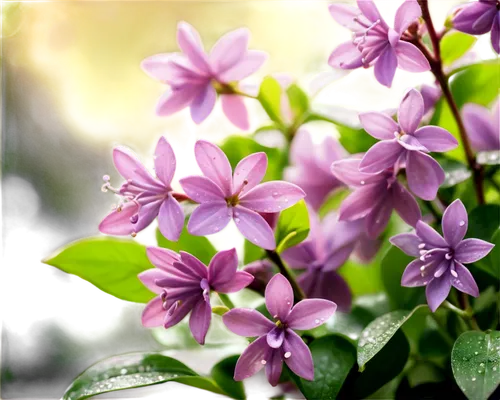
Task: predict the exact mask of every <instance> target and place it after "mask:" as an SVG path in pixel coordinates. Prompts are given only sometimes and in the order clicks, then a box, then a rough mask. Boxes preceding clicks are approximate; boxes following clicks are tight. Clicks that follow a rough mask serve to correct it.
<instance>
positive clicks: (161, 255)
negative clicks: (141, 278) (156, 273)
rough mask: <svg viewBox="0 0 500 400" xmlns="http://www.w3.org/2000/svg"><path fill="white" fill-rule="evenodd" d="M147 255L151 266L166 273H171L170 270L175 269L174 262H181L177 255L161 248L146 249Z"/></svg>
mask: <svg viewBox="0 0 500 400" xmlns="http://www.w3.org/2000/svg"><path fill="white" fill-rule="evenodd" d="M146 254H147V256H148V258H149V261H150V262H151V264H153V265H154V266H155V267H156V268H160V269H161V270H163V271H165V272H167V271H169V269H170V268H172V267H173V265H174V262H177V261H179V260H180V257H179V255H178V254H177V253H175V252H174V251H172V250H169V249H163V248H161V247H148V248H147V249H146Z"/></svg>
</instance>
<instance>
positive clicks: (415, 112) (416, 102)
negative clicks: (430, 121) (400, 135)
mask: <svg viewBox="0 0 500 400" xmlns="http://www.w3.org/2000/svg"><path fill="white" fill-rule="evenodd" d="M423 116H424V98H423V97H422V95H421V94H420V92H419V91H418V90H416V89H410V90H409V91H408V92H406V94H405V96H404V97H403V100H402V101H401V104H400V106H399V110H398V121H399V125H400V126H401V128H403V131H404V132H405V133H409V134H412V133H414V132H415V131H416V130H417V128H418V125H419V124H420V121H422V118H423Z"/></svg>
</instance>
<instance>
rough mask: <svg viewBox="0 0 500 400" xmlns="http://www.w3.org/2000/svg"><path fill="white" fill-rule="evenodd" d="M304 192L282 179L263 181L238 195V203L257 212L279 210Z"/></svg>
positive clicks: (292, 202) (299, 198)
mask: <svg viewBox="0 0 500 400" xmlns="http://www.w3.org/2000/svg"><path fill="white" fill-rule="evenodd" d="M305 195H306V194H305V193H304V191H303V190H302V189H301V188H299V187H298V186H297V185H294V184H293V183H288V182H284V181H272V182H265V183H261V184H260V185H257V186H256V187H254V188H253V189H252V190H250V191H248V192H247V193H245V194H244V195H243V196H241V197H240V204H241V205H242V206H243V207H247V208H249V209H251V210H254V211H257V212H271V213H272V212H280V211H283V210H285V209H287V208H289V207H291V206H293V205H294V204H296V203H297V202H298V201H299V200H301V199H303V198H304V196H305Z"/></svg>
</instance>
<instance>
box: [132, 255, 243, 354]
mask: <svg viewBox="0 0 500 400" xmlns="http://www.w3.org/2000/svg"><path fill="white" fill-rule="evenodd" d="M147 255H148V258H149V260H150V261H151V263H152V264H153V265H154V266H155V267H156V268H153V269H150V270H147V271H144V272H142V273H140V274H139V279H141V281H142V282H143V283H144V285H145V286H147V287H148V289H150V290H151V291H152V292H154V293H157V294H159V296H157V297H155V298H154V299H153V300H151V301H150V302H149V303H148V304H147V305H146V308H145V309H144V311H143V313H142V324H143V325H144V326H145V327H156V326H161V325H163V326H164V327H165V328H170V327H171V326H174V325H176V324H178V323H179V322H180V321H181V320H182V319H183V318H184V317H185V316H186V315H187V314H188V313H189V312H190V311H191V317H190V318H189V328H190V329H191V333H192V334H193V337H194V338H195V339H196V341H197V342H198V343H200V344H204V343H205V336H206V334H207V331H208V327H209V326H210V320H211V318H212V309H211V307H210V291H212V290H213V291H216V292H218V293H234V292H238V291H240V290H241V289H243V288H244V287H246V286H248V285H249V284H250V283H251V282H252V280H253V276H252V275H250V274H249V273H247V272H244V271H237V270H236V269H237V267H238V257H237V256H236V250H235V249H231V250H227V251H220V252H219V253H217V254H216V255H215V256H214V257H213V258H212V260H211V261H210V265H209V266H208V268H207V267H206V266H205V264H203V263H202V262H201V261H200V260H198V259H197V258H196V257H194V256H192V255H191V254H189V253H185V252H182V251H181V252H180V254H176V253H174V252H173V251H170V250H167V249H162V248H159V247H149V248H148V249H147Z"/></svg>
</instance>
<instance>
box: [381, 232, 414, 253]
mask: <svg viewBox="0 0 500 400" xmlns="http://www.w3.org/2000/svg"><path fill="white" fill-rule="evenodd" d="M389 242H391V244H393V245H394V246H396V247H397V248H399V249H401V250H402V251H404V252H405V253H406V254H408V255H409V256H413V257H420V247H418V246H419V245H420V244H422V240H420V238H419V237H418V236H417V235H415V234H414V233H400V234H399V235H396V236H393V237H391V238H390V239H389Z"/></svg>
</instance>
